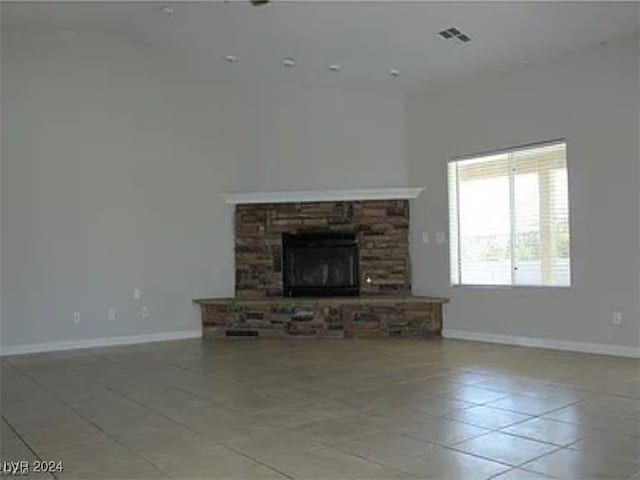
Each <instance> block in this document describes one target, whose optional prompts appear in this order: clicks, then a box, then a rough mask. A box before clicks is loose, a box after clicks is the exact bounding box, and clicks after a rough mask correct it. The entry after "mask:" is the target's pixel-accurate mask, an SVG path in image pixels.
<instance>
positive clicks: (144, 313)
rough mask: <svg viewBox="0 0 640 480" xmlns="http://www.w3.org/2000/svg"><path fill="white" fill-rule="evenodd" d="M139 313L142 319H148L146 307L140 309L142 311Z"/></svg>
mask: <svg viewBox="0 0 640 480" xmlns="http://www.w3.org/2000/svg"><path fill="white" fill-rule="evenodd" d="M140 313H141V314H142V318H148V317H149V309H148V308H147V307H142V310H141V311H140Z"/></svg>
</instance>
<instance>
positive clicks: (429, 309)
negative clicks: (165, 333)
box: [199, 297, 444, 338]
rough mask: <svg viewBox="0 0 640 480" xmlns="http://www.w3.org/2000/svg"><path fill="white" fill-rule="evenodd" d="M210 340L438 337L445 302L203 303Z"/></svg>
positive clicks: (205, 329)
mask: <svg viewBox="0 0 640 480" xmlns="http://www.w3.org/2000/svg"><path fill="white" fill-rule="evenodd" d="M199 303H200V307H201V311H202V322H203V332H204V334H205V335H206V336H234V335H239V336H245V335H255V336H260V337H262V336H289V337H295V336H298V337H300V336H302V337H322V338H342V337H345V338H355V337H374V336H375V337H385V336H402V337H405V336H439V335H440V333H441V331H442V303H444V301H443V300H442V299H432V300H431V301H430V300H429V299H424V298H417V297H406V298H402V297H398V298H394V297H383V298H379V299H373V298H361V299H349V298H342V299H340V298H326V299H304V298H292V299H281V300H278V299H275V298H271V299H264V300H262V301H260V300H258V301H255V300H251V301H243V300H241V299H229V300H223V299H220V300H216V299H211V300H202V301H199Z"/></svg>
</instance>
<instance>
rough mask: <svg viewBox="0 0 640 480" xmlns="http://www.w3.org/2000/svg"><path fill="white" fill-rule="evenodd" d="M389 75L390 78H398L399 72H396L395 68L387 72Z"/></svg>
mask: <svg viewBox="0 0 640 480" xmlns="http://www.w3.org/2000/svg"><path fill="white" fill-rule="evenodd" d="M389 75H391V76H392V77H399V76H400V70H396V69H395V68H392V69H391V70H389Z"/></svg>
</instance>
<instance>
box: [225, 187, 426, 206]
mask: <svg viewBox="0 0 640 480" xmlns="http://www.w3.org/2000/svg"><path fill="white" fill-rule="evenodd" d="M423 190H424V188H422V187H418V188H415V187H392V188H354V189H335V190H296V191H294V190H281V191H275V192H238V193H225V194H223V195H222V197H223V198H224V200H225V202H226V203H229V204H232V205H246V204H252V203H298V202H336V201H355V200H410V199H412V198H417V197H418V195H420V193H422V191H423Z"/></svg>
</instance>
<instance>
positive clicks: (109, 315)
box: [107, 308, 116, 320]
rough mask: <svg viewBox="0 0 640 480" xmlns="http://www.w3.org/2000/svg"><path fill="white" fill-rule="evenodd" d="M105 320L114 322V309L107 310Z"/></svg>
mask: <svg viewBox="0 0 640 480" xmlns="http://www.w3.org/2000/svg"><path fill="white" fill-rule="evenodd" d="M107 319H108V320H115V319H116V309H115V308H110V309H109V310H107Z"/></svg>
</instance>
